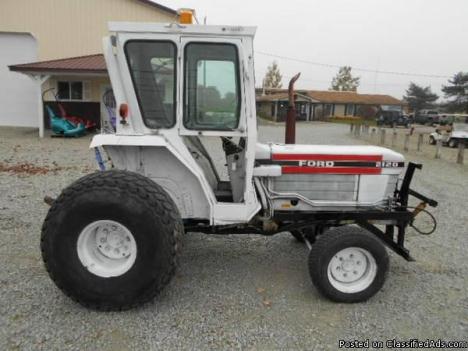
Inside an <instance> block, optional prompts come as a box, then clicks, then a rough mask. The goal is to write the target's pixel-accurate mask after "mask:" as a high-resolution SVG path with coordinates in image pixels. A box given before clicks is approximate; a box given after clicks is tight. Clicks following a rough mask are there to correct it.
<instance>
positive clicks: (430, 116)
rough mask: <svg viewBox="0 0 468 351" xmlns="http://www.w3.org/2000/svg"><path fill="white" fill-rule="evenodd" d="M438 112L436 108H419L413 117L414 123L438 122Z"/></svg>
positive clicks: (429, 123)
mask: <svg viewBox="0 0 468 351" xmlns="http://www.w3.org/2000/svg"><path fill="white" fill-rule="evenodd" d="M439 119H440V116H439V112H438V111H436V110H421V111H419V112H418V113H417V114H416V116H415V117H414V123H418V124H427V125H434V124H436V123H439Z"/></svg>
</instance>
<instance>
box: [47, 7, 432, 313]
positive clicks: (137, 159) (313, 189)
mask: <svg viewBox="0 0 468 351" xmlns="http://www.w3.org/2000/svg"><path fill="white" fill-rule="evenodd" d="M180 18H181V19H182V18H183V19H184V21H185V20H186V19H187V17H186V16H180ZM109 29H110V32H111V33H112V36H111V37H109V38H106V39H105V40H104V43H105V44H104V55H105V58H106V63H107V69H108V72H109V74H110V78H111V82H112V87H113V91H114V94H115V98H116V103H117V106H118V111H119V112H118V116H117V118H118V121H117V123H116V131H115V132H112V133H109V134H100V135H96V136H94V138H93V140H92V142H91V147H92V148H95V149H97V150H99V148H103V149H104V150H105V152H106V154H107V156H108V157H109V160H110V162H112V169H110V170H105V171H99V172H96V173H93V174H90V175H87V176H85V177H83V178H81V179H79V180H77V181H76V182H74V183H73V184H71V185H70V186H69V187H68V188H66V189H64V190H63V192H62V193H61V194H60V196H59V197H58V198H57V199H56V200H53V202H52V205H51V208H50V209H49V212H48V214H47V217H46V219H45V221H44V224H43V226H42V236H41V249H42V256H43V260H44V263H45V266H46V268H47V271H48V272H49V274H50V276H51V278H52V279H53V280H54V281H55V282H56V284H57V286H58V287H59V288H60V289H62V290H63V291H64V292H65V293H66V294H67V295H68V296H70V297H71V298H73V299H74V300H76V301H77V302H79V303H81V304H83V305H84V306H87V307H90V308H94V309H101V310H122V309H128V308H131V307H134V306H137V305H140V304H142V303H145V302H147V301H149V300H151V299H153V297H154V296H155V295H156V294H157V293H158V292H159V291H161V289H163V288H164V287H165V286H167V284H168V283H169V281H170V280H171V278H172V277H173V276H174V272H175V269H176V258H177V255H178V251H179V246H180V240H181V238H182V235H183V234H184V232H202V233H206V234H252V233H256V234H262V235H268V236H271V235H273V234H276V233H281V232H285V231H287V232H291V233H292V234H293V235H294V236H296V237H297V238H299V240H301V241H303V242H305V243H306V244H307V246H308V248H309V249H310V253H309V259H308V263H307V265H308V268H309V272H310V277H311V279H312V281H313V283H314V284H315V286H316V287H317V289H318V290H319V291H320V292H321V293H322V294H323V295H324V296H326V297H328V298H330V299H331V300H334V301H339V302H359V301H364V300H366V299H368V298H370V297H371V296H373V295H374V294H375V293H376V292H377V291H379V290H380V288H381V287H382V286H383V284H384V281H385V279H386V273H387V271H388V264H389V257H388V254H387V252H386V249H385V247H387V248H389V249H391V250H393V251H394V252H395V253H397V254H398V255H400V256H402V257H403V258H405V259H406V260H409V261H411V260H413V259H412V257H411V256H410V254H409V251H408V250H407V248H406V247H405V246H404V243H405V230H406V228H407V226H408V225H413V223H414V222H413V221H414V218H415V216H416V215H417V214H418V213H420V212H421V211H425V210H424V207H425V206H426V205H427V204H428V205H430V206H436V205H437V202H436V201H434V200H431V199H429V198H427V197H425V196H423V195H421V194H419V193H418V192H416V191H414V190H412V189H410V183H411V180H412V177H413V174H414V172H415V170H416V168H419V169H420V168H421V165H416V164H414V163H411V162H410V163H408V164H405V159H404V157H403V155H401V154H399V153H397V152H395V151H392V150H389V149H386V148H382V147H376V146H341V145H295V144H288V145H285V144H280V143H261V142H259V141H258V134H257V119H256V109H255V85H254V83H255V79H254V77H255V75H254V61H253V57H254V54H253V38H254V34H255V28H254V27H243V26H206V25H191V24H186V23H185V24H183V25H181V24H172V25H168V24H152V23H128V22H124V23H111V24H110V28H109ZM203 77H210V79H209V81H208V82H204V79H203ZM294 79H297V76H296V77H295V78H294ZM291 84H292V83H291ZM291 90H292V89H291ZM214 91H215V92H217V93H216V94H214V93H213V92H214ZM219 91H222V94H220V93H219ZM290 96H294V93H293V91H290ZM206 97H209V99H208V98H206ZM288 127H291V125H290V124H288ZM290 130H291V129H290ZM207 139H209V140H213V139H218V140H220V141H221V143H219V148H221V145H222V151H223V152H224V156H225V159H226V167H227V169H226V171H227V174H228V177H229V178H228V180H227V181H225V180H221V179H220V177H219V176H218V173H217V170H216V167H215V166H214V162H213V152H209V151H208V150H207V149H206V148H205V147H204V143H203V142H204V141H206V140H207ZM219 151H221V150H219ZM107 159H108V158H107V157H98V162H99V165H100V166H101V165H103V161H102V160H107ZM405 165H406V166H407V171H406V173H405V175H404V178H403V179H402V181H401V182H399V176H400V175H402V173H403V170H404V168H405ZM410 195H411V196H414V197H416V198H418V199H420V200H421V204H420V205H419V206H418V207H417V208H416V209H415V208H414V207H409V206H408V198H409V196H410ZM378 225H380V226H381V227H379V226H378ZM384 245H385V246H384ZM265 264H269V263H266V262H265ZM208 269H209V267H208ZM245 269H249V268H248V267H246V268H245ZM233 284H235V282H233ZM394 293H398V294H401V293H402V291H401V288H398V290H395V292H394Z"/></svg>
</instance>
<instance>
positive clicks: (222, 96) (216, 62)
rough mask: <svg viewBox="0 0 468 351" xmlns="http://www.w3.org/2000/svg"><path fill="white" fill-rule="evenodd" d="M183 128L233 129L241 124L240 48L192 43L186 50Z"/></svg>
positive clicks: (218, 44)
mask: <svg viewBox="0 0 468 351" xmlns="http://www.w3.org/2000/svg"><path fill="white" fill-rule="evenodd" d="M184 57H185V62H184V67H185V77H184V80H185V84H184V86H185V91H184V102H185V103H184V125H185V127H186V128H187V129H197V130H233V129H236V128H237V127H238V125H239V115H240V88H239V60H238V53H237V47H236V46H235V45H232V44H220V43H189V44H187V45H186V47H185V53H184Z"/></svg>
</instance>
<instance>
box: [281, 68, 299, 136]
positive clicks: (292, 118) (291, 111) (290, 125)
mask: <svg viewBox="0 0 468 351" xmlns="http://www.w3.org/2000/svg"><path fill="white" fill-rule="evenodd" d="M300 75H301V73H300V72H299V73H298V74H296V75H295V76H294V77H292V78H291V80H290V81H289V87H288V95H289V102H288V113H287V115H286V133H285V136H284V142H285V143H286V144H295V143H296V107H295V104H294V83H295V82H296V81H297V80H298V79H299V76H300Z"/></svg>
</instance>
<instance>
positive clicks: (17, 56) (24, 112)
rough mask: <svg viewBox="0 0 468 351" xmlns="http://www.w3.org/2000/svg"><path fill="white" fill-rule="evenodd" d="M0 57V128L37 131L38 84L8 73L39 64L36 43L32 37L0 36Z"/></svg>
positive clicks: (17, 74) (11, 34)
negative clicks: (19, 66) (14, 68)
mask: <svg viewBox="0 0 468 351" xmlns="http://www.w3.org/2000/svg"><path fill="white" fill-rule="evenodd" d="M0 53H1V55H0V109H1V113H0V125H3V126H18V127H38V116H37V114H38V103H39V102H38V97H37V85H36V83H34V82H33V81H32V79H31V78H29V77H27V76H25V75H24V74H20V73H18V72H10V71H9V69H8V66H9V65H15V64H20V63H28V62H35V61H37V43H36V40H35V39H34V38H33V37H32V35H30V34H19V33H4V32H0Z"/></svg>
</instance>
